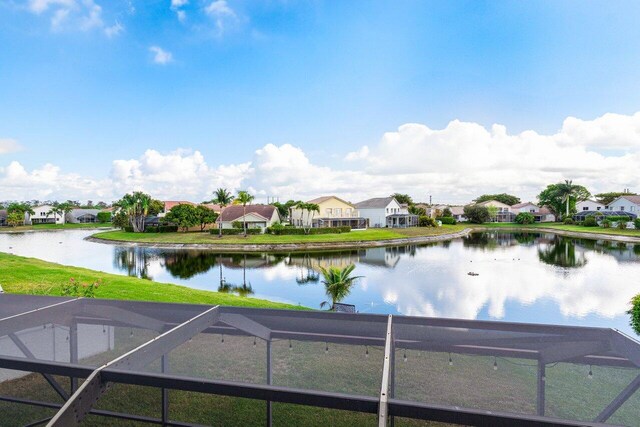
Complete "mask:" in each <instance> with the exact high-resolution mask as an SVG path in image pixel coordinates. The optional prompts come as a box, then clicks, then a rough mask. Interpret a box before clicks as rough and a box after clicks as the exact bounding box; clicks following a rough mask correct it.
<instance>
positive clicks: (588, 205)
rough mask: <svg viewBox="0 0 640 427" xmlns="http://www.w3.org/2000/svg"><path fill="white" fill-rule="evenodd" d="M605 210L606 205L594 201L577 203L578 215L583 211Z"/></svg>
mask: <svg viewBox="0 0 640 427" xmlns="http://www.w3.org/2000/svg"><path fill="white" fill-rule="evenodd" d="M605 208H606V206H605V205H603V204H602V203H598V202H596V201H594V200H583V201H582V202H578V203H576V210H577V211H578V213H580V212H582V211H603V210H605Z"/></svg>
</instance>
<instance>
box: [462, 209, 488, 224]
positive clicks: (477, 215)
mask: <svg viewBox="0 0 640 427" xmlns="http://www.w3.org/2000/svg"><path fill="white" fill-rule="evenodd" d="M464 216H465V217H466V218H467V219H468V220H469V222H473V223H475V224H482V223H485V222H488V221H489V220H490V219H491V216H490V215H489V209H487V208H486V207H485V206H478V205H467V206H465V207H464Z"/></svg>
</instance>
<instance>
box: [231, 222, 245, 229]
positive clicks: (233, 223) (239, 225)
mask: <svg viewBox="0 0 640 427" xmlns="http://www.w3.org/2000/svg"><path fill="white" fill-rule="evenodd" d="M231 226H232V227H233V228H244V223H243V222H242V221H233V222H232V223H231Z"/></svg>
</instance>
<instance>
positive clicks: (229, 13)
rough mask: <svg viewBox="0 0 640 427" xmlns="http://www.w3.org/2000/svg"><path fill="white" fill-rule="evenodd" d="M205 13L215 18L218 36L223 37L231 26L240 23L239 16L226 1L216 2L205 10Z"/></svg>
mask: <svg viewBox="0 0 640 427" xmlns="http://www.w3.org/2000/svg"><path fill="white" fill-rule="evenodd" d="M204 11H205V13H206V14H207V15H209V16H210V17H211V18H213V20H214V22H215V24H216V29H217V31H218V35H222V33H224V32H225V31H226V29H227V28H228V27H229V26H230V25H233V24H235V23H237V22H238V15H237V14H236V12H235V11H234V10H233V9H231V7H229V5H228V4H227V2H226V0H214V1H212V2H211V3H210V4H209V5H208V6H206V7H205V8H204Z"/></svg>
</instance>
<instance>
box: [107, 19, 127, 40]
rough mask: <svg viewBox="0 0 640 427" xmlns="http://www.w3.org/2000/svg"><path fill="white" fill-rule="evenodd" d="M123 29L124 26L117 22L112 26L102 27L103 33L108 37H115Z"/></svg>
mask: <svg viewBox="0 0 640 427" xmlns="http://www.w3.org/2000/svg"><path fill="white" fill-rule="evenodd" d="M123 31H124V27H123V26H122V25H121V24H120V23H119V22H116V23H115V24H113V25H112V26H110V27H106V28H105V29H104V33H105V34H106V35H107V37H109V38H111V37H115V36H117V35H119V34H120V33H122V32H123Z"/></svg>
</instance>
